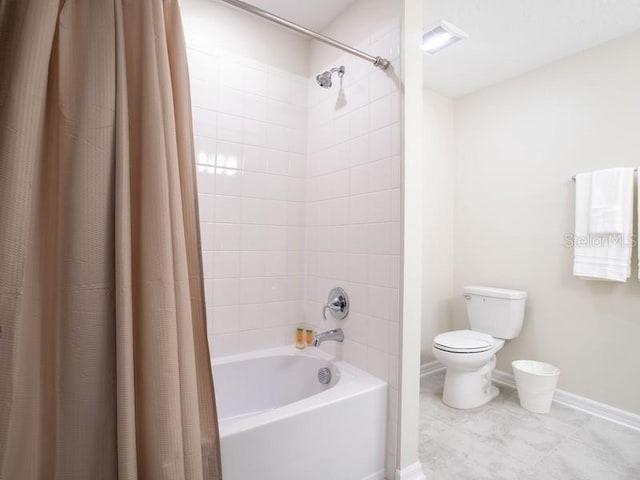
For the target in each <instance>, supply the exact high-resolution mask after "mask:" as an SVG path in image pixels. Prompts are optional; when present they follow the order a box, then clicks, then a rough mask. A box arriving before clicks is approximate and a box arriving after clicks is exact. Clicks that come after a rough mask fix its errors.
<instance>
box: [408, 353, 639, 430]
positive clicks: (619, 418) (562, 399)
mask: <svg viewBox="0 0 640 480" xmlns="http://www.w3.org/2000/svg"><path fill="white" fill-rule="evenodd" d="M444 368H445V367H444V365H443V364H441V363H440V362H438V361H437V360H436V361H433V362H429V363H424V364H422V365H421V366H420V376H421V377H423V376H426V375H431V374H433V373H436V372H439V371H441V370H444ZM493 381H494V382H496V383H501V384H502V385H506V386H508V387H512V388H516V379H515V377H514V376H513V374H511V373H507V372H503V371H502V370H494V371H493ZM553 401H554V402H557V403H560V404H562V405H565V406H567V407H570V408H575V409H576V410H580V411H583V412H585V413H588V414H590V415H593V416H595V417H599V418H602V419H604V420H608V421H610V422H614V423H617V424H620V425H623V426H625V427H628V428H633V429H634V430H638V431H640V415H638V414H635V413H631V412H627V411H626V410H622V409H620V408H617V407H612V406H611V405H607V404H605V403H600V402H596V401H595V400H590V399H588V398H586V397H581V396H580V395H576V394H575V393H569V392H566V391H564V390H560V389H557V390H556V391H555V394H554V396H553Z"/></svg>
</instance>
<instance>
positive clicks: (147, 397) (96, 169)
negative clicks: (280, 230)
mask: <svg viewBox="0 0 640 480" xmlns="http://www.w3.org/2000/svg"><path fill="white" fill-rule="evenodd" d="M194 178H195V175H194V162H193V146H192V127H191V113H190V99H189V85H188V76H187V65H186V53H185V45H184V37H183V32H182V26H181V19H180V12H179V5H178V2H177V0H164V1H162V0H90V1H87V0H66V1H65V0H0V479H1V480H32V479H34V480H44V479H47V480H62V479H65V480H67V479H68V480H102V479H104V480H130V479H131V480H134V479H135V480H182V479H184V480H205V479H206V480H218V479H220V478H221V473H220V470H221V469H220V454H219V438H218V433H217V420H216V412H215V401H214V393H213V383H212V378H211V370H210V363H209V352H208V346H207V336H206V326H205V311H204V300H203V286H202V274H201V270H202V266H201V259H200V246H199V232H198V218H197V200H196V191H195V180H194Z"/></svg>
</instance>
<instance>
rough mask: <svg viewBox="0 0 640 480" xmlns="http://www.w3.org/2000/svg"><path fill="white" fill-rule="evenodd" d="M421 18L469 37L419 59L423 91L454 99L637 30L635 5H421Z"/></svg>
mask: <svg viewBox="0 0 640 480" xmlns="http://www.w3.org/2000/svg"><path fill="white" fill-rule="evenodd" d="M423 16H424V26H425V30H426V29H429V27H431V26H432V25H434V24H435V23H437V22H439V21H440V20H442V19H445V20H448V21H450V22H452V23H453V24H455V25H456V26H458V27H460V28H461V29H462V30H464V31H465V32H466V33H467V34H468V35H469V38H468V39H466V40H464V41H462V42H458V43H457V44H454V45H453V46H451V47H450V48H448V49H445V50H443V51H441V52H439V53H437V54H436V55H429V54H424V84H425V86H426V87H428V88H431V89H432V90H435V91H436V92H439V93H441V94H443V95H446V96H449V97H458V96H461V95H465V94H467V93H470V92H473V91H475V90H478V89H480V88H482V87H486V86H488V85H492V84H494V83H497V82H500V81H503V80H506V79H508V78H511V77H514V76H516V75H519V74H522V73H524V72H527V71H529V70H533V69H535V68H537V67H540V66H542V65H545V64H547V63H550V62H552V61H554V60H558V59H560V58H563V57H566V56H569V55H572V54H574V53H577V52H579V51H581V50H585V49H588V48H590V47H593V46H595V45H598V44H600V43H604V42H606V41H608V40H611V39H613V38H616V37H620V36H622V35H624V34H626V33H629V32H632V31H635V30H638V29H640V0H424V15H423ZM638 55H639V61H640V52H639V53H638Z"/></svg>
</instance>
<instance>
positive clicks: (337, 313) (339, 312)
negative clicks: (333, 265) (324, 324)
mask: <svg viewBox="0 0 640 480" xmlns="http://www.w3.org/2000/svg"><path fill="white" fill-rule="evenodd" d="M327 310H329V311H330V312H331V315H332V316H333V317H334V318H336V319H338V320H343V319H344V318H345V317H346V316H347V315H348V314H349V297H348V296H347V292H345V291H344V289H343V288H340V287H336V288H333V289H332V290H331V292H329V298H328V299H327V303H326V305H325V306H324V307H322V318H324V319H325V320H326V319H327Z"/></svg>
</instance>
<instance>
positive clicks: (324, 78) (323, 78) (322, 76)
mask: <svg viewBox="0 0 640 480" xmlns="http://www.w3.org/2000/svg"><path fill="white" fill-rule="evenodd" d="M334 72H337V73H338V77H340V78H342V76H343V75H344V65H343V66H341V67H335V68H332V69H331V70H328V71H326V72H323V73H319V74H318V75H316V82H318V85H320V86H321V87H322V88H331V85H333V82H331V76H332V75H333V74H334Z"/></svg>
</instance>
